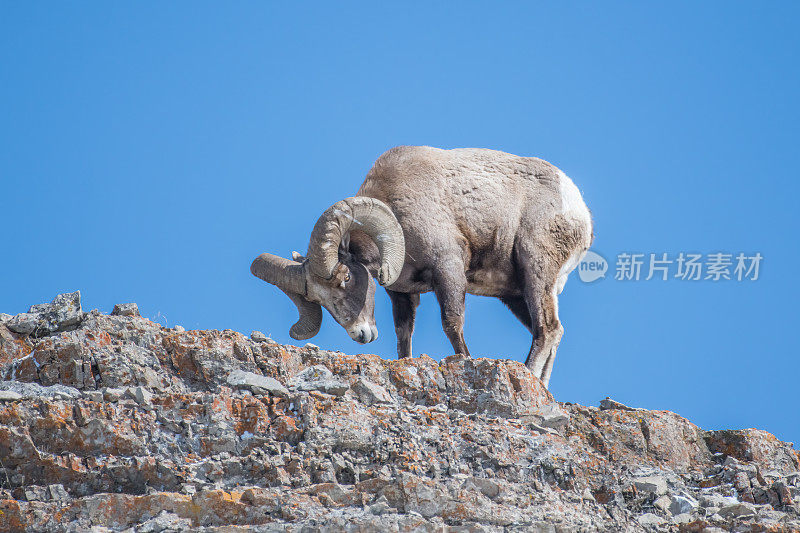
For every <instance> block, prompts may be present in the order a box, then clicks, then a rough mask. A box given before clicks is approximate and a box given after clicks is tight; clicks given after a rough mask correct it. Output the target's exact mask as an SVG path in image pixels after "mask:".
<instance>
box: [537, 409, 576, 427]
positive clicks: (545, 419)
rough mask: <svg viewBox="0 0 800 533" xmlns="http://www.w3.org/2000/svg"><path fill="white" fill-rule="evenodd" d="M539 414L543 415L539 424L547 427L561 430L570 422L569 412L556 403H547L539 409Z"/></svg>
mask: <svg viewBox="0 0 800 533" xmlns="http://www.w3.org/2000/svg"><path fill="white" fill-rule="evenodd" d="M539 416H540V417H541V420H540V421H539V425H540V426H542V427H545V428H551V429H555V430H559V429H563V428H564V427H566V425H567V424H569V413H567V412H566V411H564V410H563V409H561V407H559V406H558V405H557V404H555V403H551V404H549V405H545V406H544V407H543V408H542V409H541V410H540V411H539Z"/></svg>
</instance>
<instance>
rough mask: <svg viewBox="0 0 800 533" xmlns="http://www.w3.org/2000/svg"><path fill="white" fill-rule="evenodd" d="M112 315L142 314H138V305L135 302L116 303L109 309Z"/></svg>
mask: <svg viewBox="0 0 800 533" xmlns="http://www.w3.org/2000/svg"><path fill="white" fill-rule="evenodd" d="M111 315H112V316H142V315H140V314H139V306H138V305H136V304H135V303H128V304H117V305H115V306H114V309H113V311H111Z"/></svg>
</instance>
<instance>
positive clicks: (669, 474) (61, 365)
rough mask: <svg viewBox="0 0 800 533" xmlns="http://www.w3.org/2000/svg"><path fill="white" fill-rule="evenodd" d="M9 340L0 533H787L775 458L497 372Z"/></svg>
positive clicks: (257, 346)
mask: <svg viewBox="0 0 800 533" xmlns="http://www.w3.org/2000/svg"><path fill="white" fill-rule="evenodd" d="M48 305H49V304H48ZM32 311H34V312H33V313H29V314H32V315H36V316H37V318H36V319H35V324H36V325H35V326H34V327H38V324H39V322H38V321H39V318H38V316H40V315H43V314H47V313H50V312H51V310H46V309H44V308H38V307H36V308H34V309H32ZM14 318H16V317H14ZM23 318H25V317H23ZM9 322H10V320H7V321H5V322H2V323H0V377H2V379H4V380H5V381H2V382H0V511H1V512H2V514H1V515H0V531H34V532H35V531H48V532H49V531H55V532H77V531H153V532H155V531H159V532H162V531H209V532H211V531H215V532H222V531H270V532H272V531H289V532H305V531H359V532H383V531H430V532H434V531H435V532H440V531H464V532H467V531H469V532H473V531H474V532H501V531H502V532H504V533H505V532H517V531H518V532H522V531H525V532H527V531H533V532H553V533H555V532H568V531H569V532H580V531H587V532H589V531H625V532H643V531H676V532H677V531H685V532H695V531H697V532H700V531H706V532H708V531H776V532H777V531H797V530H800V470H799V469H800V457H798V454H797V451H796V450H793V448H792V446H791V445H789V444H787V443H782V442H780V441H778V440H777V439H776V438H775V437H773V436H772V435H770V434H768V433H766V432H763V431H759V430H752V429H750V430H736V431H731V430H720V431H704V430H702V429H700V428H698V427H697V426H695V425H693V424H691V423H690V422H689V421H687V420H685V419H683V418H681V417H680V416H678V415H675V414H673V413H669V412H667V411H647V410H645V409H632V408H629V407H626V406H624V405H622V404H619V403H618V402H613V401H611V400H608V401H604V402H602V405H601V408H597V407H585V406H581V405H574V404H568V403H564V404H561V403H558V402H556V401H555V400H554V399H553V397H552V396H551V395H550V393H549V392H548V391H547V390H546V389H544V387H542V385H541V382H539V381H538V380H537V379H536V378H534V377H533V376H532V375H531V373H530V372H529V371H528V370H527V369H526V368H525V367H524V365H522V364H521V363H519V362H516V361H507V360H495V359H480V358H476V359H471V358H468V357H464V356H461V355H454V356H449V357H445V358H443V359H442V360H440V361H435V360H433V359H431V358H430V357H427V356H423V357H419V358H415V359H403V360H384V359H381V358H380V357H377V356H375V355H369V354H361V355H347V354H343V353H338V352H329V351H326V350H322V349H319V348H317V347H302V348H299V347H295V346H282V345H279V344H276V343H274V342H268V341H263V340H261V339H260V338H259V337H258V336H257V335H251V337H250V338H248V337H246V336H244V335H241V334H239V333H236V332H234V331H231V330H224V331H198V330H195V331H182V328H177V327H176V328H166V327H162V326H160V325H159V324H156V323H153V322H151V321H149V320H146V319H144V318H141V317H137V316H133V315H113V316H108V315H103V314H101V313H99V312H95V311H93V312H90V313H87V314H86V315H84V316H83V318H82V320H81V322H80V323H79V324H75V325H72V326H67V330H65V331H56V332H55V333H51V334H48V335H45V336H41V337H40V336H33V335H31V334H26V333H20V332H17V331H13V330H10V329H9V328H8V327H7V324H8V323H9ZM21 322H23V320H22V319H20V323H21ZM59 327H60V326H59ZM23 329H24V328H23Z"/></svg>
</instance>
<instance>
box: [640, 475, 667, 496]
mask: <svg viewBox="0 0 800 533" xmlns="http://www.w3.org/2000/svg"><path fill="white" fill-rule="evenodd" d="M633 484H634V485H635V486H636V488H637V489H638V490H639V491H640V492H646V493H648V494H655V495H656V496H661V495H662V494H666V493H667V482H666V481H665V480H664V478H662V477H659V476H647V477H640V478H637V479H636V480H634V482H633Z"/></svg>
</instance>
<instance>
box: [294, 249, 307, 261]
mask: <svg viewBox="0 0 800 533" xmlns="http://www.w3.org/2000/svg"><path fill="white" fill-rule="evenodd" d="M292 259H294V260H295V261H297V262H298V263H302V262H303V261H305V260H306V256H304V255H303V254H301V253H300V252H297V251H293V252H292Z"/></svg>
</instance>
